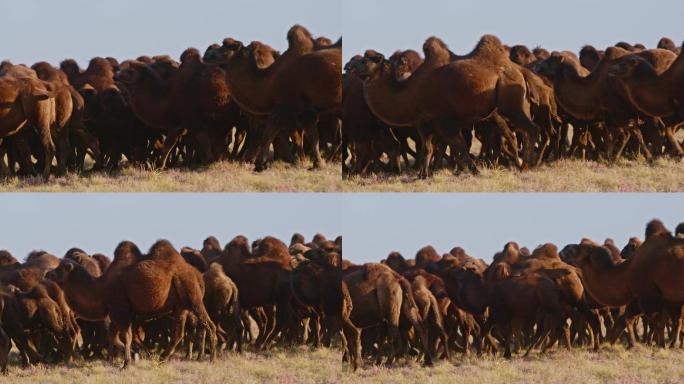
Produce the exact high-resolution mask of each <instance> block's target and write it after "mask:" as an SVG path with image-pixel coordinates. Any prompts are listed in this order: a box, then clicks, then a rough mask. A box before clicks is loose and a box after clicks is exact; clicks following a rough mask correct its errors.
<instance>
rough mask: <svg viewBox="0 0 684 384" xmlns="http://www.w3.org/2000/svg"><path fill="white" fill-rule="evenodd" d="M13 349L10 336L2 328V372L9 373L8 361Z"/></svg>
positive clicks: (0, 352)
mask: <svg viewBox="0 0 684 384" xmlns="http://www.w3.org/2000/svg"><path fill="white" fill-rule="evenodd" d="M11 347H12V343H11V341H10V338H9V336H7V334H6V333H5V331H4V330H3V329H2V328H0V372H1V373H2V374H6V373H7V361H8V360H9V352H10V348H11Z"/></svg>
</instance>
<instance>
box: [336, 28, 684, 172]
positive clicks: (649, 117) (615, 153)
mask: <svg viewBox="0 0 684 384" xmlns="http://www.w3.org/2000/svg"><path fill="white" fill-rule="evenodd" d="M681 51H682V49H681V48H677V47H676V46H675V44H674V43H673V42H672V40H670V39H669V38H662V39H661V40H660V41H659V42H658V45H657V48H652V49H649V48H646V47H645V46H644V45H642V44H633V45H632V44H629V43H625V42H620V43H618V44H616V45H615V46H611V47H607V48H606V49H605V50H598V49H596V48H594V47H592V46H590V45H587V46H585V47H583V48H582V50H581V51H580V52H579V56H578V55H576V54H575V53H573V52H571V51H561V52H551V53H549V52H548V51H547V50H545V49H543V48H540V47H537V48H535V49H534V50H532V51H530V50H529V49H528V48H527V47H525V46H523V45H515V46H510V47H509V46H506V45H504V44H502V42H501V41H500V40H499V39H498V38H497V37H495V36H492V35H485V36H483V37H482V38H481V39H480V41H479V42H478V44H477V45H476V47H475V48H474V49H473V51H471V52H470V53H468V54H466V55H463V56H461V55H457V54H455V53H453V52H452V51H450V50H449V49H448V47H447V45H446V44H445V43H444V42H443V41H442V40H440V39H438V38H436V37H430V38H428V39H427V40H426V41H425V43H424V45H423V55H424V57H421V55H420V54H418V53H417V52H415V51H413V50H407V51H397V52H395V53H394V54H392V55H391V56H390V57H385V56H384V55H383V54H381V53H379V52H376V51H374V50H367V51H366V52H365V53H364V54H363V55H356V56H354V57H352V59H351V60H349V62H348V63H347V64H346V65H345V68H344V69H345V72H344V74H343V90H344V100H343V103H344V106H343V108H344V115H343V126H344V130H343V138H344V143H345V145H346V148H345V151H344V157H345V158H344V163H343V164H344V165H343V167H344V171H345V172H346V173H353V174H364V173H367V172H369V171H371V170H381V171H391V172H401V169H402V161H401V160H402V158H403V160H404V163H405V165H406V166H409V164H410V163H409V156H412V157H413V158H415V160H416V161H415V165H416V166H417V167H418V168H419V175H420V176H421V177H428V176H429V175H430V174H431V173H432V171H433V170H434V169H436V168H441V167H445V166H453V167H456V168H457V170H458V171H459V172H460V171H463V170H466V169H468V170H470V171H472V172H473V173H477V172H478V163H481V164H488V165H496V164H501V165H505V166H512V167H517V168H520V169H526V168H530V167H534V166H537V165H539V164H541V163H543V162H552V161H554V160H557V159H562V158H573V157H581V158H583V159H587V158H588V159H603V160H605V161H611V162H612V161H615V160H616V159H618V158H621V157H628V158H635V157H638V156H639V155H643V157H644V158H646V159H647V160H648V161H652V160H653V159H655V158H657V157H660V156H673V157H676V158H681V157H682V156H684V150H682V146H683V144H682V142H680V139H679V138H677V137H676V133H677V131H678V130H680V129H681V128H682V127H684V109H682V106H683V105H684V56H682V52H681ZM475 138H476V139H477V140H478V141H479V142H480V143H481V147H480V149H479V154H478V155H477V156H476V157H475V156H474V155H473V154H471V152H472V151H474V147H473V142H474V139H475ZM410 141H413V142H415V148H412V147H411V146H410ZM385 157H386V158H387V159H388V160H389V161H386V160H385Z"/></svg>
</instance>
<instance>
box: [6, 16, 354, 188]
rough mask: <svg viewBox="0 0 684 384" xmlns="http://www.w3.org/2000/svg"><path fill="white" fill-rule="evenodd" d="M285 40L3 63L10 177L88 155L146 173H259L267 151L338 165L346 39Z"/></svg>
mask: <svg viewBox="0 0 684 384" xmlns="http://www.w3.org/2000/svg"><path fill="white" fill-rule="evenodd" d="M287 41H288V48H287V50H286V51H285V52H283V53H282V54H281V53H279V52H277V51H276V50H274V49H273V48H271V47H270V46H268V45H266V44H264V43H261V42H258V41H254V42H251V43H250V44H243V43H242V42H240V41H237V40H234V39H231V38H227V39H225V40H224V41H223V43H222V44H212V45H211V46H209V47H208V48H207V49H206V51H205V53H204V55H202V54H200V52H199V51H198V50H197V49H195V48H189V49H186V50H185V51H184V52H183V53H182V54H181V55H180V62H177V61H176V60H174V59H173V58H171V57H169V56H166V55H160V56H153V57H149V56H141V57H138V58H137V59H134V60H125V61H122V62H121V63H119V61H118V60H117V59H115V58H112V57H107V58H103V57H95V58H93V59H92V60H90V63H89V64H88V67H87V68H86V69H85V70H82V69H81V68H80V67H79V65H78V63H77V62H76V61H74V60H71V59H67V60H64V61H62V62H61V64H60V67H59V68H56V67H54V66H53V65H51V64H50V63H47V62H38V63H35V64H34V65H32V66H31V67H30V68H29V67H27V66H25V65H14V64H12V63H11V62H9V61H4V62H2V64H0V139H1V140H2V142H1V143H0V157H2V161H1V162H0V165H1V166H2V167H1V168H2V173H3V175H4V176H8V175H15V174H16V175H34V174H37V173H40V174H42V176H43V177H44V178H45V179H48V178H49V176H50V175H51V174H56V175H63V174H64V173H65V172H66V171H67V170H68V169H72V170H75V171H82V170H83V169H84V167H85V166H86V165H85V164H86V163H85V159H86V155H89V156H90V157H92V159H93V161H94V165H93V169H95V170H106V171H111V170H114V169H117V168H118V167H120V166H121V165H122V163H123V160H124V158H125V159H126V160H127V164H132V165H134V166H139V167H146V168H165V167H168V166H174V165H185V166H191V167H196V166H198V165H204V164H208V163H212V162H215V161H219V160H234V161H245V162H249V163H254V164H255V169H256V170H263V169H265V168H266V166H267V164H268V162H269V161H270V158H271V157H270V148H271V145H273V158H274V159H277V160H284V161H288V162H291V163H296V162H298V161H300V160H304V159H305V157H307V156H310V157H311V158H312V159H313V167H314V168H318V167H320V166H321V164H322V162H323V155H325V157H326V158H327V159H328V160H329V161H339V159H340V158H341V153H340V150H341V145H342V137H341V115H342V88H341V67H342V56H341V55H342V40H341V39H340V40H338V41H337V42H336V43H332V42H331V41H330V40H329V39H327V38H325V37H318V38H314V37H313V36H312V35H311V34H310V33H309V31H308V30H306V28H304V27H302V26H300V25H295V26H293V27H292V28H290V30H289V31H288V33H287ZM321 152H323V154H322V153H321ZM5 157H7V160H5ZM55 158H56V160H55ZM53 162H54V164H53ZM55 164H56V166H54V165H55Z"/></svg>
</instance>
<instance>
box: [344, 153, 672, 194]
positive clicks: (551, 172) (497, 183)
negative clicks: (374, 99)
mask: <svg viewBox="0 0 684 384" xmlns="http://www.w3.org/2000/svg"><path fill="white" fill-rule="evenodd" d="M480 171H481V173H480V174H479V175H471V174H469V173H462V174H460V175H456V174H454V172H453V171H452V170H447V169H443V170H440V171H437V172H435V174H434V176H433V177H432V178H430V179H427V180H421V179H418V176H417V172H416V171H414V170H408V171H407V172H405V174H403V175H394V174H374V175H368V176H363V177H362V176H351V177H349V178H347V179H346V180H345V185H344V190H345V191H354V192H679V191H684V162H681V161H677V160H672V159H665V158H663V159H658V160H656V161H655V162H654V163H653V164H649V163H647V162H646V161H644V160H621V161H618V162H617V163H615V164H606V163H601V162H595V161H582V160H561V161H557V162H554V163H551V164H546V165H542V166H540V167H538V168H534V169H531V170H528V171H524V172H519V171H517V170H513V169H507V168H502V167H495V168H483V167H481V168H480Z"/></svg>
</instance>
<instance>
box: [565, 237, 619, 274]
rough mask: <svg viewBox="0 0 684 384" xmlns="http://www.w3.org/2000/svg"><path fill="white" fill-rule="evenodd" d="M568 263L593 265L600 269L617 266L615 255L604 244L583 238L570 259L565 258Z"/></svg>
mask: <svg viewBox="0 0 684 384" xmlns="http://www.w3.org/2000/svg"><path fill="white" fill-rule="evenodd" d="M564 261H565V262H566V263H568V264H572V265H575V266H578V267H580V268H582V267H587V266H591V267H594V268H600V269H609V268H612V267H613V266H615V262H614V260H613V255H612V254H611V252H610V250H609V249H608V248H606V247H605V246H603V245H599V244H597V243H595V242H594V241H592V240H590V239H582V241H580V243H579V244H578V245H577V249H576V251H575V252H574V255H573V256H572V258H571V259H570V260H564Z"/></svg>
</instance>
